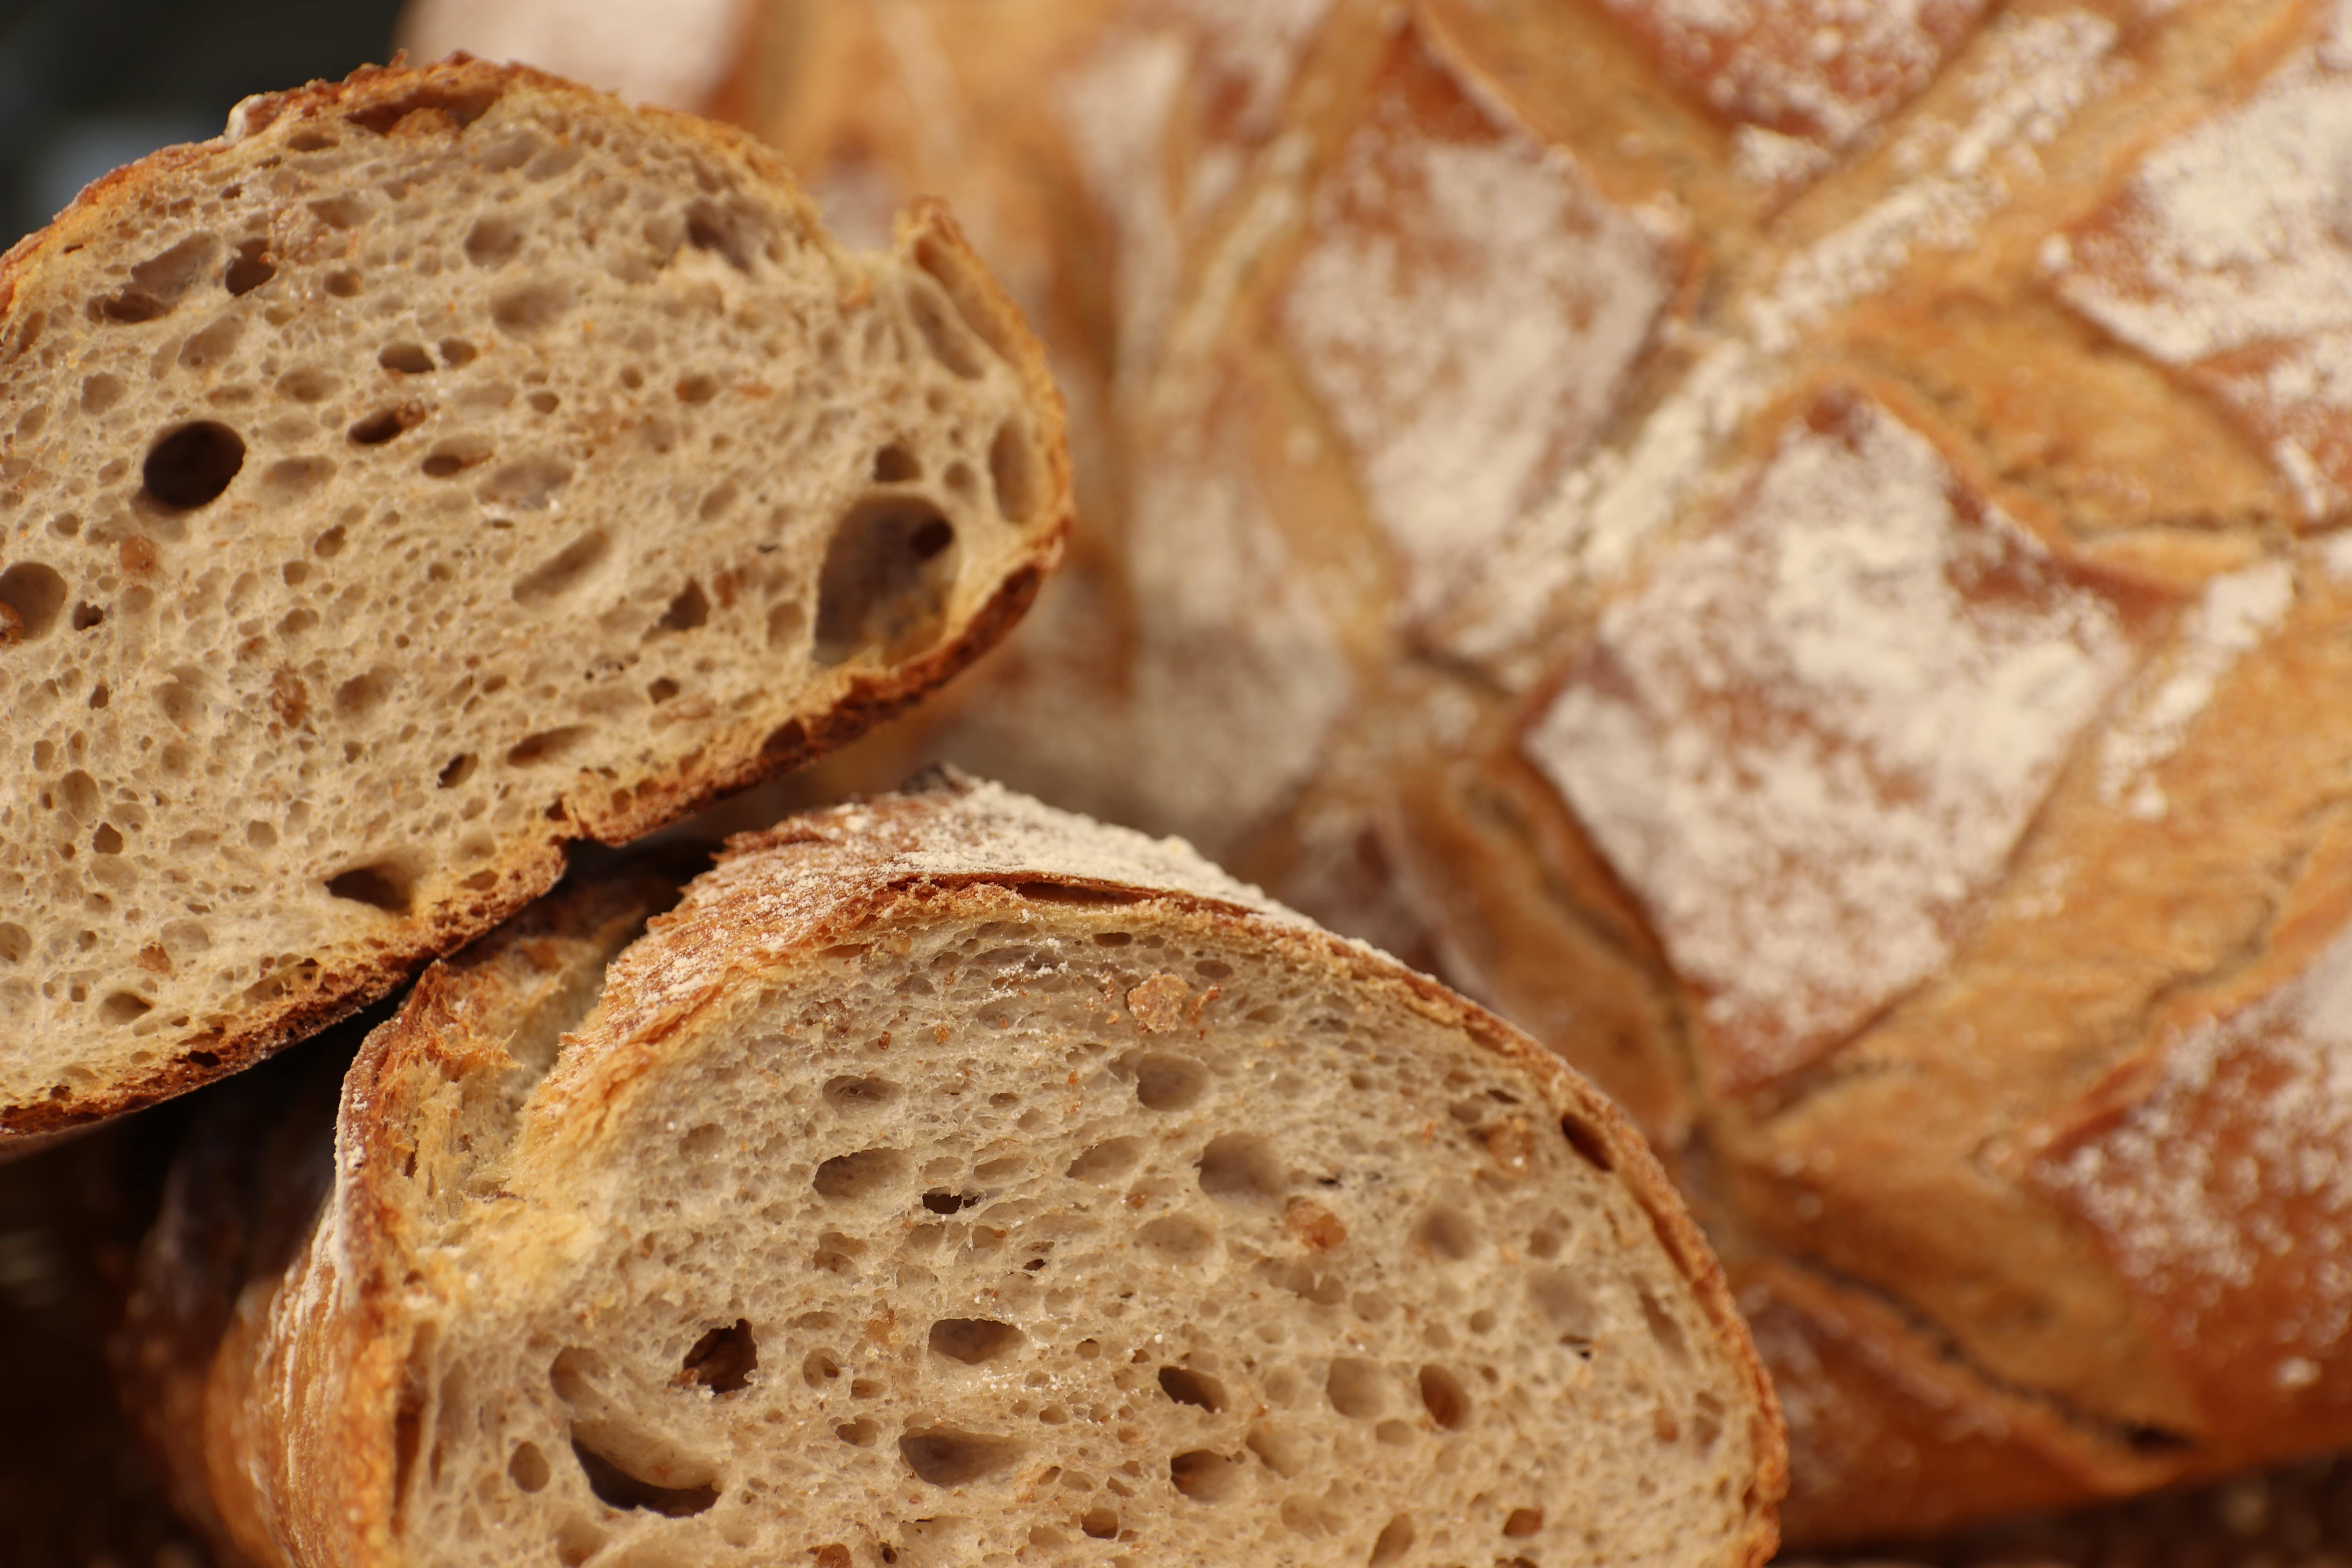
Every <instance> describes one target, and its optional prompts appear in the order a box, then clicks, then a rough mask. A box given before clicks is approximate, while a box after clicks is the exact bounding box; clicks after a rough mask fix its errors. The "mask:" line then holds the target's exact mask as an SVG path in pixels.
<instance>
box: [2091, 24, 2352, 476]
mask: <svg viewBox="0 0 2352 1568" xmlns="http://www.w3.org/2000/svg"><path fill="white" fill-rule="evenodd" d="M2334 21H2335V29H2336V36H2335V37H2333V38H2332V39H2331V40H2330V41H2329V42H2328V43H2326V44H2324V45H2322V46H2321V47H2318V48H2316V49H2310V50H2303V51H2298V52H2297V53H2296V54H2295V56H2294V58H2293V61H2292V63H2291V64H2289V65H2288V66H2287V67H2286V68H2284V69H2282V70H2281V71H2279V72H2278V74H2277V75H2275V76H2273V78H2272V79H2270V80H2269V81H2268V82H2266V83H2264V84H2263V87H2262V89H2260V90H2259V91H2258V92H2256V93H2255V94H2254V96H2253V97H2252V99H2251V100H2248V101H2247V102H2245V103H2244V104H2242V105H2241V106H2239V107H2238V108H2237V109H2235V110H2231V111H2230V112H2229V113H2226V114H2222V115H2220V116H2217V117H2216V118H2214V119H2211V120H2209V121H2203V122H2201V123H2200V124H2198V125H2197V126H2196V127H2194V128H2193V129H2191V130H2189V131H2187V132H2183V133H2181V134H2180V135H2179V136H2177V137H2175V138H2173V139H2172V140H2170V141H2168V142H2164V143H2163V144H2162V145H2160V146H2158V148H2157V149H2156V151H2155V152H2153V153H2150V154H2149V155H2148V157H2147V159H2146V161H2144V162H2143V163H2141V164H2140V165H2139V167H2138V168H2137V170H2136V171H2135V172H2134V173H2133V174H2132V175H2131V178H2130V180H2129V182H2128V183H2127V184H2126V185H2125V187H2124V189H2123V190H2122V191H2121V192H2120V193H2119V194H2118V195H2116V198H2115V199H2114V200H2113V201H2111V202H2109V203H2108V204H2107V205H2105V207H2104V208H2103V209H2101V211H2099V212H2098V213H2097V214H2095V215H2094V216H2093V217H2092V218H2091V219H2090V220H2088V221H2087V222H2086V223H2084V225H2082V226H2079V227H2077V228H2076V229H2074V231H2073V232H2072V233H2070V234H2068V235H2065V236H2063V237H2056V238H2054V239H2053V241H2052V243H2051V245H2050V247H2049V248H2048V251H2047V254H2046V255H2045V257H2044V268H2045V270H2046V271H2047V272H2048V274H2049V276H2050V278H2051V280H2052V284H2053V287H2054V288H2055V289H2056V290H2057V292H2058V294H2059V297H2060V298H2062V299H2063V300H2066V301H2067V303H2069V304H2071V305H2072V306H2074V308H2075V309H2076V310H2080V311H2081V312H2082V313H2083V314H2084V315H2085V316H2087V317H2089V318H2090V319H2091V320H2092V321H2096V322H2097V323H2098V324H2099V325H2100V326H2102V327H2105V329H2106V330H2107V331H2110V332H2113V333H2114V334H2115V335H2116V337H2118V338H2120V339H2122V340H2123V341H2124V342H2126V343H2129V344H2130V345H2131V346H2132V347H2134V348H2136V349H2138V350H2139V351H2140V352H2141V353H2146V354H2147V355H2148V356H2149V357H2150V358H2152V359H2155V360H2157V361H2158V363H2163V364H2167V365H2170V366H2172V367H2174V368H2175V369H2179V370H2183V371H2186V372H2188V373H2189V374H2190V376H2191V378H2192V379H2193V380H2195V381H2197V382H2199V383H2200V384H2202V385H2204V386H2205V387H2206V388H2207V389H2208V390H2210V391H2211V392H2213V393H2214V394H2216V395H2218V396H2220V397H2221V399H2222V401H2223V402H2224V403H2226V404H2228V405H2231V407H2233V408H2235V409H2236V410H2237V411H2238V413H2239V415H2240V416H2242V417H2243V418H2244V419H2245V420H2246V421H2247V423H2248V424H2249V425H2250V426H2252V428H2253V429H2254V430H2255V431H2256V432H2257V433H2258V434H2259V435H2260V437H2262V438H2263V440H2265V441H2266V442H2267V443H2268V444H2269V446H2270V448H2271V455H2272V457H2273V459H2274V460H2275V461H2276V462H2277V464H2278V465H2279V468H2280V469H2281V471H2282V472H2283V473H2284V476H2285V477H2286V478H2287V479H2288V480H2289V481H2290V483H2292V484H2293V485H2294V488H2295V489H2296V491H2297V493H2298V495H2299V496H2300V498H2301V500H2302V503H2303V507H2304V510H2305V515H2306V516H2307V517H2308V518H2310V519H2312V520H2314V521H2316V520H2319V519H2323V518H2326V517H2330V516H2333V515H2335V514H2336V513H2338V512H2340V511H2341V510H2344V508H2345V506H2346V504H2347V500H2352V435H2347V428H2352V208H2347V196H2346V192H2347V183H2352V47H2346V43H2345V41H2344V35H2345V33H2346V31H2347V25H2352V5H2340V6H2338V7H2337V9H2336V13H2335V19H2334Z"/></svg>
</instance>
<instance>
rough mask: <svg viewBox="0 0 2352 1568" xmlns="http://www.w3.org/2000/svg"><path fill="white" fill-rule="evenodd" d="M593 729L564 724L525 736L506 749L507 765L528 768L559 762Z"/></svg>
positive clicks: (579, 725)
mask: <svg viewBox="0 0 2352 1568" xmlns="http://www.w3.org/2000/svg"><path fill="white" fill-rule="evenodd" d="M593 728H594V726H593V725H589V724H565V725H563V726H562V727H561V728H558V729H553V730H541V731H539V732H538V733H537V734H535V735H525V736H524V737H523V738H522V739H521V740H520V741H517V742H515V743H514V744H513V745H511V746H509V747H508V748H507V763H508V765H509V766H511V767H518V768H529V767H537V766H540V765H542V764H544V763H552V762H559V761H561V760H562V758H563V757H564V756H565V755H567V754H568V753H569V752H571V751H572V748H573V747H575V746H577V745H579V743H580V742H583V741H584V740H586V739H587V738H588V735H589V733H590V731H592V730H593Z"/></svg>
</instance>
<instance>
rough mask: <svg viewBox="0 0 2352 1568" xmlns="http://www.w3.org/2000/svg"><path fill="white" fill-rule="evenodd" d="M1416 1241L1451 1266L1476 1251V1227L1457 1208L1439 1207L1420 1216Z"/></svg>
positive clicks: (1442, 1205)
mask: <svg viewBox="0 0 2352 1568" xmlns="http://www.w3.org/2000/svg"><path fill="white" fill-rule="evenodd" d="M1417 1239H1418V1240H1419V1241H1420V1242H1421V1244H1422V1245H1423V1247H1427V1248H1429V1250H1430V1251H1431V1252H1433V1253H1434V1254H1435V1255H1436V1256H1438V1257H1440V1258H1446V1259H1448V1260H1449V1261H1452V1262H1454V1263H1460V1262H1463V1261H1464V1260H1465V1259H1467V1258H1470V1257H1472V1256H1473V1255H1474V1254H1475V1253H1476V1252H1477V1250H1478V1227H1477V1226H1475V1225H1473V1224H1472V1223H1471V1221H1470V1216H1469V1215H1465V1214H1464V1213H1463V1212H1462V1211H1461V1210H1460V1209H1457V1208H1453V1207H1450V1206H1448V1205H1444V1204H1440V1205H1437V1206H1436V1207H1434V1208H1433V1209H1431V1210H1430V1211H1429V1213H1428V1214H1426V1215H1423V1217H1422V1221H1421V1229H1420V1231H1419V1232H1418V1234H1417Z"/></svg>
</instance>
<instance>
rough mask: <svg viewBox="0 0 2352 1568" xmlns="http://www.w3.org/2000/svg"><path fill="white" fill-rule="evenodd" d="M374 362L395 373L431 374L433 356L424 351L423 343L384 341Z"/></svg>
mask: <svg viewBox="0 0 2352 1568" xmlns="http://www.w3.org/2000/svg"><path fill="white" fill-rule="evenodd" d="M375 363H378V364H380V365H382V366H383V368H384V369H386V370H388V371H391V372H393V373H394V374H397V375H430V374H433V356H432V355H430V354H428V353H425V345H424V344H423V343H386V344H385V345H384V346H383V351H382V352H381V353H378V354H377V355H376V356H375Z"/></svg>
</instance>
